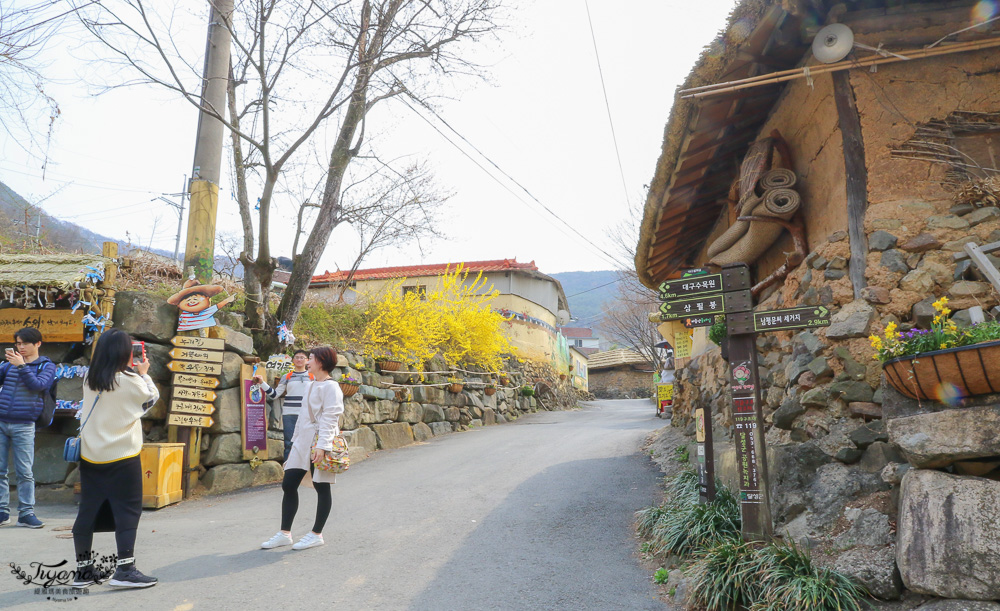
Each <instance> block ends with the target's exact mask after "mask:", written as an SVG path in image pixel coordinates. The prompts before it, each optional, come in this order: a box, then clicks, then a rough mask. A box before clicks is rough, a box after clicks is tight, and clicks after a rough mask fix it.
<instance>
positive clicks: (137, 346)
mask: <svg viewBox="0 0 1000 611" xmlns="http://www.w3.org/2000/svg"><path fill="white" fill-rule="evenodd" d="M144 360H146V342H132V366H133V367H135V366H136V365H139V364H140V363H142V362H143V361H144Z"/></svg>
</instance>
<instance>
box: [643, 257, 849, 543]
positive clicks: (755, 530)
mask: <svg viewBox="0 0 1000 611" xmlns="http://www.w3.org/2000/svg"><path fill="white" fill-rule="evenodd" d="M692 271H699V272H700V271H702V270H692ZM685 275H686V277H683V278H681V279H679V280H671V281H668V282H664V283H663V284H661V285H660V287H659V288H660V298H661V299H669V300H670V301H667V302H666V303H664V304H662V305H661V306H660V312H657V313H653V314H650V316H649V318H650V320H651V321H654V322H658V321H666V320H677V319H684V325H685V326H686V327H689V328H692V327H695V326H709V325H710V324H712V322H714V317H715V316H714V315H715V314H725V315H726V327H727V332H728V335H729V337H728V342H729V370H730V389H731V390H732V397H733V421H734V433H733V442H734V443H735V445H736V462H737V467H738V469H739V482H740V512H741V514H742V522H743V537H744V538H745V539H746V540H748V541H751V540H756V541H760V540H767V539H770V538H771V535H772V531H773V524H772V520H771V509H770V504H769V499H768V489H767V482H768V474H767V454H766V448H765V447H764V439H763V430H764V415H763V411H762V408H761V400H760V376H759V374H758V372H757V358H756V357H757V333H766V332H770V331H787V330H792V329H812V328H818V327H825V326H829V324H830V311H829V310H828V309H827V308H826V307H824V306H800V307H794V308H785V309H781V310H767V311H762V312H753V311H752V309H753V299H752V297H751V296H750V294H749V293H750V291H749V290H748V289H749V287H750V269H749V267H748V266H747V265H746V264H745V263H734V264H731V265H727V266H725V267H723V268H722V272H721V273H718V274H707V273H699V274H697V275H690V276H688V275H687V274H685ZM695 420H696V435H697V437H696V440H697V442H698V456H697V460H698V480H699V487H700V497H701V500H702V502H710V501H712V500H713V499H714V498H715V474H714V472H715V466H714V458H713V448H712V414H711V412H710V410H709V409H708V407H707V406H699V407H698V408H697V409H696V410H695Z"/></svg>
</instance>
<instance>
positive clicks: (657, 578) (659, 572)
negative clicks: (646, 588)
mask: <svg viewBox="0 0 1000 611" xmlns="http://www.w3.org/2000/svg"><path fill="white" fill-rule="evenodd" d="M669 579H670V571H668V570H667V569H665V568H663V567H660V568H658V569H656V572H655V573H653V581H654V582H656V583H658V584H660V585H663V584H665V583H667V581H668V580H669Z"/></svg>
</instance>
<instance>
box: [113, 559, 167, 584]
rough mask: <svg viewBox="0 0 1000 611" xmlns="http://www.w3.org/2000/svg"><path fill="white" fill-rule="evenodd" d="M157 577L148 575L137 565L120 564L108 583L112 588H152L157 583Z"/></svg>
mask: <svg viewBox="0 0 1000 611" xmlns="http://www.w3.org/2000/svg"><path fill="white" fill-rule="evenodd" d="M156 581H157V579H156V577H147V576H145V575H143V574H142V573H140V572H139V569H137V568H135V565H134V564H133V565H131V566H120V567H118V570H117V571H115V574H114V576H112V577H111V581H109V582H108V585H109V586H111V587H112V588H150V587H152V586H155V585H156Z"/></svg>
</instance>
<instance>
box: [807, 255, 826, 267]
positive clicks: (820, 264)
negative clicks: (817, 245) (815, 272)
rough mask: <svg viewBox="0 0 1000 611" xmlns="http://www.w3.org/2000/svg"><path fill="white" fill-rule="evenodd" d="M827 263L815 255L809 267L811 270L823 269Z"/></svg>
mask: <svg viewBox="0 0 1000 611" xmlns="http://www.w3.org/2000/svg"><path fill="white" fill-rule="evenodd" d="M827 263H829V261H827V260H826V259H825V258H824V257H821V256H819V255H816V258H815V259H813V260H812V262H811V263H810V264H809V266H810V267H812V268H813V269H823V268H825V267H826V264H827Z"/></svg>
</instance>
